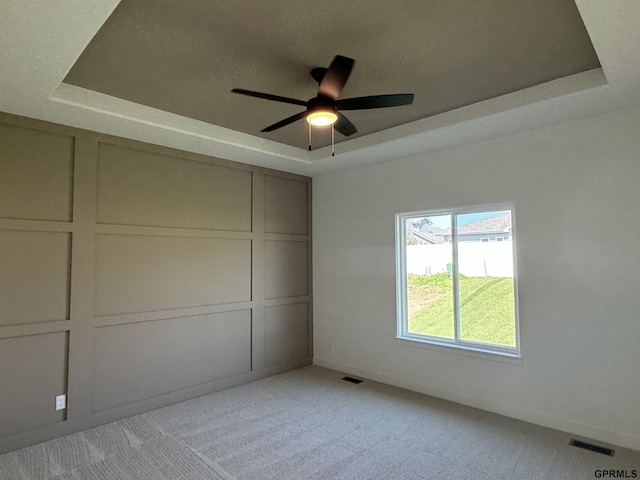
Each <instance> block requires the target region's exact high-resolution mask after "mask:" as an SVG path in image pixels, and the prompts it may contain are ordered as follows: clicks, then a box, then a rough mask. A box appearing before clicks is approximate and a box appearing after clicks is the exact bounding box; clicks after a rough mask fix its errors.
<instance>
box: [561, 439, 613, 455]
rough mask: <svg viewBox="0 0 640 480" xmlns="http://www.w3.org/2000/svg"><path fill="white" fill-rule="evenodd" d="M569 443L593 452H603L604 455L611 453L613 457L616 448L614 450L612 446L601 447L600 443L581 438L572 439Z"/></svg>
mask: <svg viewBox="0 0 640 480" xmlns="http://www.w3.org/2000/svg"><path fill="white" fill-rule="evenodd" d="M569 445H573V446H574V447H578V448H584V449H585V450H590V451H592V452H596V453H601V454H602V455H609V456H610V457H613V454H614V453H615V450H612V449H610V448H607V447H601V446H600V445H594V444H592V443H587V442H581V441H580V440H576V439H575V438H572V439H571V441H570V442H569Z"/></svg>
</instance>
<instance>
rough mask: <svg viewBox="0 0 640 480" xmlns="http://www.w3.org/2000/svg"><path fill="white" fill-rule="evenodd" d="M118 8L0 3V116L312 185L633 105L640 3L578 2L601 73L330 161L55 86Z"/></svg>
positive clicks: (342, 147) (98, 2)
mask: <svg viewBox="0 0 640 480" xmlns="http://www.w3.org/2000/svg"><path fill="white" fill-rule="evenodd" d="M118 3H119V0H66V1H65V2H50V1H45V0H0V12H2V15H0V46H1V49H0V110H1V111H4V112H8V113H14V114H18V115H24V116H27V117H33V118H38V119H42V120H48V121H52V122H56V123H61V124H65V125H70V126H74V127H79V128H84V129H89V130H95V131H99V132H104V133H108V134H112V135H118V136H122V137H126V138H132V139H136V140H141V141H144V142H150V143H155V144H159V145H165V146H168V147H173V148H178V149H182V150H187V151H192V152H197V153H203V154H206V155H211V156H215V157H220V158H226V159H230V160H236V161H241V162H245V163H250V164H255V165H261V166H265V167H270V168H277V169H281V170H286V171H290V172H294V173H300V174H305V175H317V174H321V173H324V172H329V171H335V170H339V169H343V168H352V167H355V166H359V165H365V164H368V163H374V162H379V161H384V160H389V159H393V158H400V157H404V156H409V155H415V154H419V153H423V152H429V151H433V150H438V149H442V148H446V147H450V146H454V145H459V144H465V143H470V142H474V141H478V140H481V139H486V138H491V137H496V136H500V135H505V134H509V133H515V132H519V131H524V130H528V129H532V128H538V127H541V126H545V125H549V124H553V123H558V122H563V121H568V120H572V119H576V118H581V117H587V116H593V115H597V114H600V113H605V112H609V111H613V110H618V109H621V108H625V107H631V106H636V105H639V104H640V48H639V45H640V2H637V1H636V0H609V1H604V0H577V1H576V5H577V7H578V10H579V12H580V15H581V16H582V20H583V22H584V24H585V27H586V29H587V32H588V33H589V36H590V38H591V42H592V44H593V46H594V48H595V51H596V53H597V55H598V58H599V60H600V64H601V66H602V68H601V69H597V70H591V71H588V72H584V73H580V74H576V75H573V76H570V77H565V78H562V79H559V80H555V81H551V82H548V83H545V84H542V85H538V86H535V87H531V88H528V89H525V90H520V91H518V92H515V93H511V94H507V95H503V96H501V97H497V98H493V99H490V100H485V101H483V102H480V103H476V104H473V105H470V106H466V107H462V108H458V109H457V110H453V111H449V112H446V113H442V114H439V115H435V116H431V117H428V118H424V119H421V120H417V121H413V122H411V123H407V124H404V125H400V126H398V127H394V128H391V129H388V130H384V131H381V132H377V133H373V134H370V135H365V136H361V137H358V138H354V139H352V140H348V141H345V142H342V143H340V144H338V145H337V147H336V150H337V154H336V156H335V157H333V158H332V157H331V156H330V151H329V148H328V147H325V148H321V149H318V150H315V151H313V152H307V151H304V150H302V149H300V148H295V147H292V146H290V145H285V144H283V143H277V142H274V141H271V140H268V139H265V138H260V137H257V136H254V135H249V134H247V133H241V132H238V131H233V130H230V129H226V128H223V127H220V126H216V125H212V124H210V123H205V122H202V121H198V120H194V119H191V118H187V117H183V116H179V115H176V114H172V113H168V112H166V111H162V110H158V109H154V108H150V107H146V106H143V105H140V104H136V103H133V102H129V101H126V100H122V99H119V98H116V97H113V96H109V95H105V94H102V93H98V92H95V91H92V90H87V89H83V88H80V87H76V86H72V85H69V84H65V83H62V80H63V79H64V78H65V76H66V75H67V73H68V72H69V70H70V69H71V68H72V66H73V65H74V63H75V62H76V60H77V59H78V58H79V56H80V55H81V53H82V52H83V51H84V49H85V47H86V46H87V45H88V44H89V42H90V41H91V40H92V38H93V37H94V35H95V34H96V33H97V32H98V30H99V29H100V28H101V26H102V25H103V24H104V23H105V21H106V20H107V19H108V18H109V15H110V14H111V13H112V11H113V10H114V9H115V8H116V7H117V5H118ZM335 53H340V52H335ZM238 86H239V87H242V86H243V85H238ZM276 120H277V119H276ZM639 127H640V126H639Z"/></svg>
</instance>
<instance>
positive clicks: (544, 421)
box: [313, 357, 640, 451]
mask: <svg viewBox="0 0 640 480" xmlns="http://www.w3.org/2000/svg"><path fill="white" fill-rule="evenodd" d="M313 364H314V365H318V366H320V367H325V368H330V369H332V370H338V371H340V372H344V373H347V374H350V375H356V376H359V377H363V378H367V379H369V380H373V381H375V382H380V383H384V384H387V385H392V386H394V387H398V388H404V389H406V390H411V391H414V392H418V393H422V394H424V395H429V396H432V397H437V398H441V399H444V400H449V401H451V402H455V403H460V404H462V405H467V406H469V407H474V408H479V409H481V410H486V411H488V412H492V413H497V414H499V415H504V416H505V417H511V418H515V419H517V420H522V421H525V422H529V423H534V424H536V425H541V426H543V427H548V428H553V429H555V430H560V431H563V432H567V433H569V434H571V435H578V436H581V437H585V438H588V439H593V440H597V441H599V442H604V443H608V444H611V445H616V446H620V447H625V448H630V449H632V450H638V451H640V437H637V436H632V435H627V434H624V433H618V432H614V431H611V430H606V429H603V428H600V427H596V426H593V425H587V424H584V423H581V422H576V421H574V420H570V419H566V418H561V417H556V416H553V415H548V414H545V413H542V412H536V411H533V410H529V409H525V408H520V407H517V406H514V405H508V404H504V403H500V402H494V401H491V400H483V399H478V398H476V397H473V396H470V395H464V394H460V393H458V392H451V391H449V390H444V389H439V388H432V387H429V386H428V385H424V384H421V383H417V382H411V381H408V380H406V379H403V378H399V377H396V376H393V375H389V374H386V373H382V372H377V371H374V370H370V369H367V368H361V367H356V366H354V365H347V364H343V363H339V362H335V361H333V360H329V359H326V358H320V357H314V358H313Z"/></svg>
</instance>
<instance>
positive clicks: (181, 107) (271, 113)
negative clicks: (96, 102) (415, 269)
mask: <svg viewBox="0 0 640 480" xmlns="http://www.w3.org/2000/svg"><path fill="white" fill-rule="evenodd" d="M336 54H341V55H346V56H349V57H352V58H354V59H356V64H355V68H354V70H353V72H352V75H351V77H350V80H349V82H348V83H347V85H346V87H345V89H344V90H343V92H342V95H341V98H348V97H355V96H364V95H376V94H385V93H406V92H412V93H415V101H414V104H413V105H411V106H404V107H394V108H388V109H377V110H366V111H354V112H346V114H347V116H348V117H349V118H350V120H351V121H352V122H353V123H354V124H355V125H356V127H357V128H358V133H357V134H355V135H353V136H351V137H343V136H342V135H340V134H336V142H337V143H340V142H341V141H345V140H352V139H354V138H357V137H358V136H365V135H369V134H372V133H376V132H380V131H383V130H387V129H390V128H393V127H397V126H400V125H405V124H409V123H411V122H415V121H417V120H420V119H424V118H428V117H432V116H434V115H437V114H441V113H443V112H450V111H453V110H456V109H459V108H461V107H465V106H468V105H472V104H475V103H478V102H481V101H484V100H487V99H492V98H496V97H499V96H502V95H505V94H509V93H512V92H517V91H520V90H523V89H526V88H529V87H533V86H536V85H541V84H544V83H546V82H549V81H552V80H557V79H560V78H564V77H568V76H570V75H575V74H578V73H582V72H586V71H589V70H593V69H597V68H599V67H600V63H599V61H598V57H597V55H596V53H595V51H594V48H593V46H592V44H591V41H590V39H589V36H588V34H587V31H586V29H585V26H584V24H583V22H582V19H581V17H580V15H579V13H578V9H577V8H576V5H575V3H574V2H573V0H527V1H519V2H514V1H513V0H491V1H482V2H478V1H477V0H429V1H426V0H396V1H394V2H389V1H388V0H359V1H348V2H345V1H344V0H324V1H322V2H308V1H300V0H279V1H271V2H264V1H260V0H245V1H238V2H229V1H212V0H183V1H181V2H175V1H173V0H155V1H153V2H151V1H148V0H122V1H121V2H120V4H119V5H118V7H117V8H116V9H115V11H114V12H113V13H112V14H111V16H110V17H109V19H108V20H107V21H106V22H105V24H104V25H103V26H102V28H101V29H100V30H99V31H98V33H97V34H96V35H95V37H94V38H93V40H92V41H91V42H90V43H89V44H88V45H87V47H86V49H85V50H84V51H83V53H82V55H81V56H80V57H79V58H78V60H77V62H76V63H75V64H74V65H73V67H72V68H71V70H70V71H69V73H68V74H67V76H66V78H65V79H64V81H65V82H66V83H67V84H71V85H75V86H79V87H83V88H85V89H88V90H91V91H95V92H100V93H103V94H107V95H110V96H113V97H117V98H120V99H123V100H127V101H130V102H134V103H137V104H141V105H145V106H149V107H153V108H155V109H159V110H162V111H166V112H171V113H174V114H178V115H181V116H184V117H188V118H191V119H195V120H199V121H202V122H206V123H209V124H213V125H217V126H221V127H225V128H227V129H231V130H234V131H238V132H244V133H247V134H250V135H255V136H260V137H264V138H266V139H269V140H273V141H275V142H280V143H283V144H286V145H291V146H293V147H297V148H300V149H305V150H306V149H307V144H308V135H307V127H308V126H307V124H306V122H304V121H298V122H296V123H294V124H292V125H289V126H287V127H284V128H282V129H280V130H277V131H275V132H270V133H261V132H260V130H261V129H262V128H264V127H266V126H267V125H271V124H273V123H275V122H276V121H279V120H281V119H283V118H285V117H288V116H290V115H293V114H295V113H298V112H300V111H301V110H303V109H304V107H299V106H295V105H290V104H284V103H274V102H270V101H266V100H262V99H256V98H249V97H242V96H239V95H234V94H232V93H231V92H230V91H231V89H232V88H234V87H240V88H245V89H250V90H257V91H261V92H268V93H273V94H276V95H283V96H288V97H293V98H297V99H301V100H307V99H309V98H310V97H313V96H314V95H315V93H316V90H317V86H318V85H317V83H316V82H315V81H314V80H313V78H312V77H311V76H310V74H309V71H310V70H311V69H312V68H313V67H317V66H328V64H329V63H330V61H331V60H332V58H333V56H334V55H336ZM329 138H330V136H329V131H328V129H327V128H324V129H320V130H318V129H314V135H313V141H312V143H313V146H314V147H315V148H318V147H322V146H325V145H326V144H327V143H328V141H329Z"/></svg>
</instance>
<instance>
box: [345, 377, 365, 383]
mask: <svg viewBox="0 0 640 480" xmlns="http://www.w3.org/2000/svg"><path fill="white" fill-rule="evenodd" d="M342 380H344V381H346V382H351V383H362V380H358V379H357V378H353V377H342Z"/></svg>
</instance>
